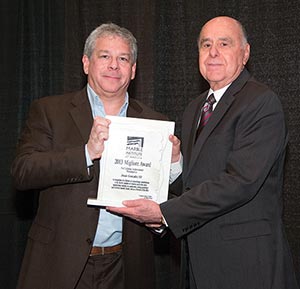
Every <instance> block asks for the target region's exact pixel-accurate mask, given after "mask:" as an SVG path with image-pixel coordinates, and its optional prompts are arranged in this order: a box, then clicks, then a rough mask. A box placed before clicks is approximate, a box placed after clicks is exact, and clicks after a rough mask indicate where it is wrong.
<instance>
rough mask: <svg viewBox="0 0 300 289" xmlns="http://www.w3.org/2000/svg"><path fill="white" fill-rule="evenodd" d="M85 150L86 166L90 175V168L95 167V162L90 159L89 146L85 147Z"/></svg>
mask: <svg viewBox="0 0 300 289" xmlns="http://www.w3.org/2000/svg"><path fill="white" fill-rule="evenodd" d="M84 150H85V160H86V166H87V169H88V173H89V167H91V166H92V165H93V161H92V160H91V158H90V155H89V152H88V149H87V144H86V145H85V147H84Z"/></svg>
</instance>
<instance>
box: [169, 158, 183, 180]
mask: <svg viewBox="0 0 300 289" xmlns="http://www.w3.org/2000/svg"><path fill="white" fill-rule="evenodd" d="M182 165H183V157H182V154H181V152H180V157H179V160H178V162H176V163H171V167H170V177H169V183H170V184H172V183H173V182H174V181H175V180H176V179H177V178H178V177H179V176H180V175H181V173H182Z"/></svg>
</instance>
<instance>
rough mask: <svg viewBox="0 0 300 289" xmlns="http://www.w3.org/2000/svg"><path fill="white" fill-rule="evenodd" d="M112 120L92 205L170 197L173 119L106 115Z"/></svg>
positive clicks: (109, 204) (159, 200)
mask: <svg viewBox="0 0 300 289" xmlns="http://www.w3.org/2000/svg"><path fill="white" fill-rule="evenodd" d="M106 118H108V119H110V120H111V124H110V126H109V138H108V140H107V141H105V143H104V151H103V154H102V157H101V161H100V176H99V185H98V194H97V198H96V199H88V204H89V205H96V206H115V207H120V206H123V205H122V201H124V200H133V199H139V198H145V199H149V200H153V201H155V202H157V203H161V202H164V201H166V200H167V196H168V186H169V175H170V166H171V155H172V143H171V142H170V140H169V135H170V134H174V128H175V123H174V122H172V121H161V120H149V119H141V118H130V117H118V116H106Z"/></svg>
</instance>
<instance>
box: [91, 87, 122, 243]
mask: <svg viewBox="0 0 300 289" xmlns="http://www.w3.org/2000/svg"><path fill="white" fill-rule="evenodd" d="M87 94H88V98H89V102H90V105H91V109H92V114H93V117H94V118H95V117H96V116H100V117H105V115H106V114H105V111H104V106H103V103H102V101H101V100H100V98H99V96H98V95H97V94H96V93H95V92H94V90H93V89H92V88H91V87H90V86H89V85H87ZM127 108H128V93H126V96H125V99H124V104H123V106H122V107H121V109H120V112H119V114H118V116H123V117H126V114H127ZM88 159H89V157H87V160H88ZM87 162H88V161H87ZM100 162H101V160H100ZM88 163H89V162H88ZM122 227H123V218H122V217H119V216H117V215H114V214H111V213H109V212H107V211H106V210H105V209H100V215H99V221H98V226H97V231H96V235H95V238H94V243H93V246H98V247H109V246H114V245H118V244H120V243H122Z"/></svg>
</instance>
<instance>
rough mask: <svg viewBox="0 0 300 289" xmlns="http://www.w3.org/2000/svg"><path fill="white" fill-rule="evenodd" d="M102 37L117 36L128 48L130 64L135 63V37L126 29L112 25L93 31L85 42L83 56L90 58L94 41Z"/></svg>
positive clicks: (107, 24) (102, 26)
mask: <svg viewBox="0 0 300 289" xmlns="http://www.w3.org/2000/svg"><path fill="white" fill-rule="evenodd" d="M103 36H118V37H121V38H122V39H124V40H125V41H126V42H127V43H128V45H129V47H130V51H131V56H132V63H135V62H136V59H137V41H136V39H135V37H134V36H133V34H132V33H131V32H130V31H129V30H128V29H126V28H124V27H120V26H118V25H116V24H114V23H106V24H102V25H100V26H98V27H97V28H96V29H94V30H93V31H92V32H91V33H90V35H89V36H88V38H87V39H86V41H85V45H84V50H83V54H84V55H86V56H87V57H88V58H90V57H91V55H92V53H93V51H94V49H95V45H96V40H97V39H98V38H100V37H103Z"/></svg>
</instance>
